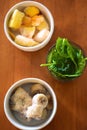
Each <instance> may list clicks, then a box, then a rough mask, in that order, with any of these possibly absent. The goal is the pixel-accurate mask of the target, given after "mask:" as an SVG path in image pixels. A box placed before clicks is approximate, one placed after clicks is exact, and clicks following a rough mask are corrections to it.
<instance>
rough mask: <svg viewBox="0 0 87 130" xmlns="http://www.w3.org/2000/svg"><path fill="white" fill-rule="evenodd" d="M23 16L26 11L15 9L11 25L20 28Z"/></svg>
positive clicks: (13, 27)
mask: <svg viewBox="0 0 87 130" xmlns="http://www.w3.org/2000/svg"><path fill="white" fill-rule="evenodd" d="M23 17H24V13H23V12H21V11H19V10H18V9H15V10H14V12H13V14H12V16H11V19H10V21H9V27H10V28H12V29H19V28H20V26H21V24H22V20H23Z"/></svg>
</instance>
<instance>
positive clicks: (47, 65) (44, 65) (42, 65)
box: [40, 63, 51, 67]
mask: <svg viewBox="0 0 87 130" xmlns="http://www.w3.org/2000/svg"><path fill="white" fill-rule="evenodd" d="M49 65H51V64H50V63H49V64H41V65H40V66H41V67H42V66H43V67H45V66H49Z"/></svg>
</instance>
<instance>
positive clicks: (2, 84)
mask: <svg viewBox="0 0 87 130" xmlns="http://www.w3.org/2000/svg"><path fill="white" fill-rule="evenodd" d="M21 1H22V0H0V130H6V129H8V130H17V128H15V127H14V126H13V125H12V124H11V123H10V122H9V121H8V120H7V118H6V116H5V114H4V109H3V101H4V96H5V94H6V92H7V90H8V89H9V87H10V86H11V85H12V84H13V83H14V82H15V81H18V80H20V79H22V78H26V77H37V78H40V79H43V80H45V81H47V82H48V83H49V84H50V85H51V86H52V88H53V89H54V91H55V93H56V96H57V100H58V109H57V113H56V116H55V118H54V119H53V121H52V122H51V123H50V124H49V125H48V126H47V127H45V128H44V129H43V130H87V68H86V69H85V71H84V73H83V75H82V76H81V77H80V78H78V79H76V80H74V81H70V82H67V83H64V82H60V81H57V80H55V79H53V78H52V76H51V75H50V74H49V72H48V70H47V68H43V67H40V64H41V63H45V60H46V55H47V52H48V50H49V48H50V47H51V46H52V45H53V44H54V43H55V40H56V39H57V37H58V36H60V37H66V38H68V39H70V40H72V41H74V42H76V43H78V44H79V45H80V46H81V47H82V48H83V49H84V51H85V54H86V55H87V0H37V1H38V2H41V3H42V4H44V5H45V6H47V7H48V9H49V10H50V11H51V13H52V14H53V17H54V21H55V30H54V33H53V36H52V38H51V40H50V42H49V43H48V45H47V46H46V47H44V48H43V49H41V50H40V51H37V52H23V51H20V50H18V49H17V48H15V47H14V46H13V45H11V44H10V42H9V41H8V40H7V38H6V36H5V34H4V28H3V24H4V17H5V15H6V13H7V11H8V10H9V9H10V7H12V6H13V5H14V4H16V3H18V2H21Z"/></svg>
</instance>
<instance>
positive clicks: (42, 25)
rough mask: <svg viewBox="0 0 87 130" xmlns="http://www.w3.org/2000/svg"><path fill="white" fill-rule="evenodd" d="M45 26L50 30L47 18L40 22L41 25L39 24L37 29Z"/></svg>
mask: <svg viewBox="0 0 87 130" xmlns="http://www.w3.org/2000/svg"><path fill="white" fill-rule="evenodd" d="M44 28H46V29H48V30H49V24H48V23H47V21H46V20H45V19H44V21H43V22H41V23H40V25H39V26H37V30H42V29H44Z"/></svg>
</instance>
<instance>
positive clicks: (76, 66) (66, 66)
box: [41, 37, 87, 79]
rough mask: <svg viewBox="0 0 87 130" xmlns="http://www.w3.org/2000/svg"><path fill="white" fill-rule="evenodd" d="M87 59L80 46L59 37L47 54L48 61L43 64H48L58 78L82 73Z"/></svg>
mask: <svg viewBox="0 0 87 130" xmlns="http://www.w3.org/2000/svg"><path fill="white" fill-rule="evenodd" d="M86 60H87V58H85V57H84V55H83V53H82V50H81V49H80V48H79V47H77V46H76V45H73V44H71V43H70V42H69V41H68V40H67V39H65V38H60V37H59V38H58V39H57V41H56V44H55V46H53V47H52V48H51V50H50V52H49V54H48V56H47V63H46V64H41V66H47V67H48V69H49V71H50V72H51V73H52V74H53V75H54V76H55V77H57V78H63V79H66V78H75V77H78V76H80V75H81V74H82V72H83V70H84V68H85V66H86Z"/></svg>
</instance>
